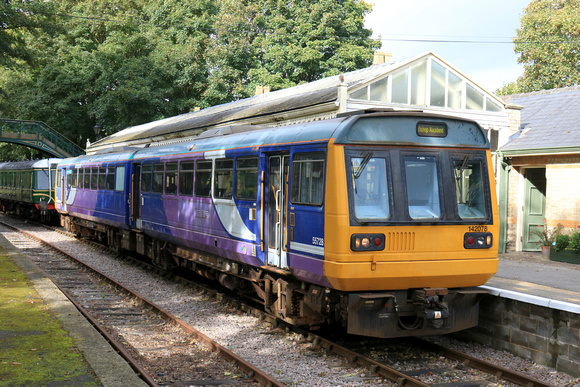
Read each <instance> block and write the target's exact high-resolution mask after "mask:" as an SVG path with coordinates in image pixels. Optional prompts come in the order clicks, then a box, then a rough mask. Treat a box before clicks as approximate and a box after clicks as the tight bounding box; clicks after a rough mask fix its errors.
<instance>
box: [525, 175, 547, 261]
mask: <svg viewBox="0 0 580 387" xmlns="http://www.w3.org/2000/svg"><path fill="white" fill-rule="evenodd" d="M524 178H525V184H524V186H525V194H524V233H523V238H522V241H523V243H522V249H523V250H524V251H540V250H541V249H542V247H541V246H540V245H539V244H538V240H539V239H540V238H539V237H538V236H537V235H536V234H534V231H539V230H542V228H543V227H544V220H545V218H546V212H545V211H546V168H529V169H526V170H525V172H524Z"/></svg>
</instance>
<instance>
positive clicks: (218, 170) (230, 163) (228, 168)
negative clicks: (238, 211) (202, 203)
mask: <svg viewBox="0 0 580 387" xmlns="http://www.w3.org/2000/svg"><path fill="white" fill-rule="evenodd" d="M213 180H214V198H220V199H231V198H232V191H233V180H234V160H232V159H223V160H216V161H215V175H214V178H213Z"/></svg>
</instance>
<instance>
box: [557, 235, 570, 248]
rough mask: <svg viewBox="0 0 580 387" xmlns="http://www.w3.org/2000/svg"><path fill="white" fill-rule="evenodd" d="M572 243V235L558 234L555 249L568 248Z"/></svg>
mask: <svg viewBox="0 0 580 387" xmlns="http://www.w3.org/2000/svg"><path fill="white" fill-rule="evenodd" d="M569 244H570V235H566V234H560V235H558V236H556V244H555V245H554V250H556V251H561V250H566V248H567V247H568V245H569Z"/></svg>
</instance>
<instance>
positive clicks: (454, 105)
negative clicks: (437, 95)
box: [447, 71, 463, 109]
mask: <svg viewBox="0 0 580 387" xmlns="http://www.w3.org/2000/svg"><path fill="white" fill-rule="evenodd" d="M462 86H463V80H462V79H461V78H459V77H458V76H457V75H455V74H453V73H452V72H451V71H450V72H449V81H448V88H447V107H448V108H451V109H461V92H462V89H463V87H462Z"/></svg>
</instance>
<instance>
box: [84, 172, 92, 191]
mask: <svg viewBox="0 0 580 387" xmlns="http://www.w3.org/2000/svg"><path fill="white" fill-rule="evenodd" d="M84 171H85V177H84V179H83V180H84V181H83V186H84V188H85V189H89V188H91V169H90V168H85V169H84Z"/></svg>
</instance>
